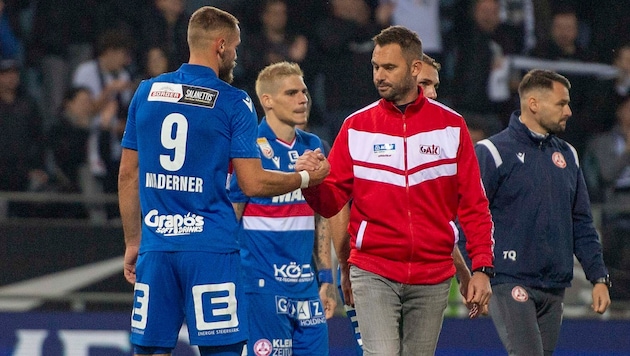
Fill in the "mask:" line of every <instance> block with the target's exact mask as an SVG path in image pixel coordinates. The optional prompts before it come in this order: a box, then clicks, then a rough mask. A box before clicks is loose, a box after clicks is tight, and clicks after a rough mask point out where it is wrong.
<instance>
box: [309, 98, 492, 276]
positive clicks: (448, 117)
mask: <svg viewBox="0 0 630 356" xmlns="http://www.w3.org/2000/svg"><path fill="white" fill-rule="evenodd" d="M328 159H329V161H330V164H331V172H330V175H329V176H328V177H327V178H326V179H325V180H324V182H323V183H322V184H320V185H318V186H315V187H311V188H307V189H304V190H303V194H304V197H305V198H306V200H307V201H308V203H309V205H310V206H311V207H312V208H313V210H315V211H316V212H318V213H319V214H321V215H323V216H324V217H330V216H333V215H335V214H336V213H337V212H338V211H339V210H340V209H341V208H342V207H343V205H344V204H345V203H346V202H347V201H348V200H349V199H352V208H351V212H350V224H349V227H348V231H349V233H350V236H351V240H350V246H351V252H350V259H349V263H351V264H354V265H356V266H357V267H359V268H361V269H364V270H367V271H370V272H372V273H376V274H379V275H381V276H384V277H386V278H389V279H391V280H394V281H397V282H400V283H406V284H437V283H441V282H443V281H445V280H446V279H448V278H451V277H452V276H453V275H454V274H455V267H454V265H453V259H452V256H451V253H452V251H453V247H454V243H455V240H456V236H457V232H456V231H457V229H456V227H455V223H454V221H455V220H456V218H459V222H460V223H461V225H462V228H463V230H464V233H465V234H466V239H467V247H466V250H467V251H468V254H469V256H470V257H471V259H472V263H473V266H472V267H473V269H475V268H477V267H481V266H492V262H493V251H492V249H493V245H494V240H493V238H492V230H493V224H492V219H491V216H490V211H489V208H488V200H487V199H486V196H485V193H484V190H483V185H482V183H481V178H480V174H479V166H478V163H477V159H476V156H475V152H474V149H473V145H472V141H471V139H470V135H469V133H468V130H467V128H466V123H465V122H464V119H463V118H462V116H461V115H459V114H458V113H456V112H454V111H453V110H451V109H450V108H448V107H446V106H444V105H442V104H440V103H438V102H436V101H433V100H430V99H427V98H425V97H424V96H422V94H420V96H419V97H418V98H417V99H416V101H415V102H413V103H412V104H410V105H408V106H407V108H406V109H405V112H404V113H401V112H400V110H398V108H397V107H396V106H394V105H393V104H392V103H391V102H388V101H386V100H383V99H381V100H379V101H377V102H375V103H373V104H371V105H368V106H366V107H365V108H363V109H361V110H359V111H357V112H355V113H354V114H352V115H350V116H349V117H348V118H347V119H346V121H345V122H344V124H343V126H342V128H341V130H340V132H339V135H338V136H337V139H336V140H335V142H334V145H333V148H332V150H331V152H330V154H329V156H328Z"/></svg>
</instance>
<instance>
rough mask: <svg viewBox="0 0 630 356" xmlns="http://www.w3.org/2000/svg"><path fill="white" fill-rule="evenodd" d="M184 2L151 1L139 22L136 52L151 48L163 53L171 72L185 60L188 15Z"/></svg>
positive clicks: (186, 55) (182, 0)
mask: <svg viewBox="0 0 630 356" xmlns="http://www.w3.org/2000/svg"><path fill="white" fill-rule="evenodd" d="M185 10H186V1H185V0H154V1H153V6H150V7H149V9H148V10H147V12H145V13H144V14H143V16H142V20H141V21H140V33H139V36H138V39H139V41H140V42H139V49H140V52H141V53H142V52H145V51H148V50H149V49H150V48H153V47H162V48H164V49H165V50H166V55H167V57H168V63H169V67H168V70H169V71H174V70H176V69H177V68H179V66H181V65H182V63H186V61H188V55H189V54H188V42H187V39H186V29H187V26H188V18H189V14H188V13H187V12H186V11H185Z"/></svg>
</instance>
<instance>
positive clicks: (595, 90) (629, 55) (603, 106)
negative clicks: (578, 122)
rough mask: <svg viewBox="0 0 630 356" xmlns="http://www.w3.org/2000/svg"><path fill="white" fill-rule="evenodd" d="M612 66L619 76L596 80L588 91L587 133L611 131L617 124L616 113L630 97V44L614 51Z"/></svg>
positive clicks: (586, 109) (586, 107) (586, 108)
mask: <svg viewBox="0 0 630 356" xmlns="http://www.w3.org/2000/svg"><path fill="white" fill-rule="evenodd" d="M612 65H613V66H614V67H616V68H617V69H618V75H617V76H616V77H615V78H611V79H607V80H596V81H594V82H593V84H592V85H591V86H590V88H589V90H588V105H586V106H585V117H587V118H588V121H586V122H585V124H587V125H586V126H585V131H587V132H590V133H599V132H604V131H608V130H610V129H611V128H612V127H613V125H614V124H615V123H616V122H617V121H616V120H615V111H616V110H617V107H618V105H619V104H620V103H621V102H622V101H624V100H625V99H626V98H628V97H630V42H629V43H626V44H624V45H622V46H620V47H619V48H617V49H616V50H615V51H614V58H613V61H612Z"/></svg>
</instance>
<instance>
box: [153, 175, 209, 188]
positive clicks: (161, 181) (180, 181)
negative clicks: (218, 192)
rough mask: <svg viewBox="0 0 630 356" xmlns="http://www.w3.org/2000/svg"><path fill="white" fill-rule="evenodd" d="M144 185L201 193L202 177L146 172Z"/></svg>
mask: <svg viewBox="0 0 630 356" xmlns="http://www.w3.org/2000/svg"><path fill="white" fill-rule="evenodd" d="M145 187H147V188H155V189H164V190H176V191H180V192H191V193H203V179H202V178H199V177H188V176H178V175H174V174H162V173H151V172H147V174H146V182H145Z"/></svg>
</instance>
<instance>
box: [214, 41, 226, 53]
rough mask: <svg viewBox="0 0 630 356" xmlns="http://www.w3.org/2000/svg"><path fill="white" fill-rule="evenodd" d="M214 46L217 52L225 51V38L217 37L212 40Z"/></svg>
mask: <svg viewBox="0 0 630 356" xmlns="http://www.w3.org/2000/svg"><path fill="white" fill-rule="evenodd" d="M214 46H215V49H216V51H217V52H219V53H220V54H223V52H225V38H217V39H216V40H215V41H214Z"/></svg>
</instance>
